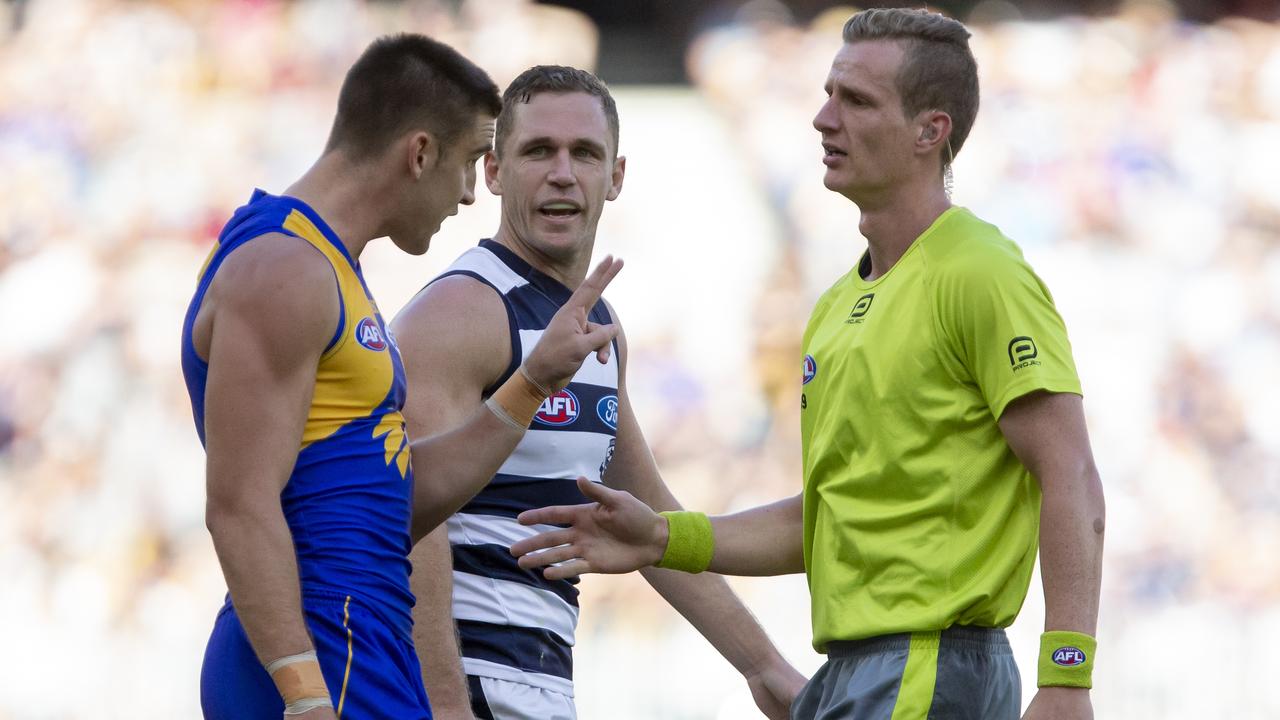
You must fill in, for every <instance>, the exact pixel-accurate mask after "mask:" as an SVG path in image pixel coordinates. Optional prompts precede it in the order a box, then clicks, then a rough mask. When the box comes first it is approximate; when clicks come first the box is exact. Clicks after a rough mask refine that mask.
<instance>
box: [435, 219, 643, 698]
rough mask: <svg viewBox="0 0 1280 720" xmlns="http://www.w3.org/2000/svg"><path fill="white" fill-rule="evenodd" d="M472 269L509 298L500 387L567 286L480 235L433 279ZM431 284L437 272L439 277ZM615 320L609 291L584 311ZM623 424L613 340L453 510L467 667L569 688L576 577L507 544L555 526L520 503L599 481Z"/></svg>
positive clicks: (575, 496) (456, 588)
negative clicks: (523, 562)
mask: <svg viewBox="0 0 1280 720" xmlns="http://www.w3.org/2000/svg"><path fill="white" fill-rule="evenodd" d="M452 275H466V276H469V277H472V278H475V279H476V280H479V281H480V282H483V283H485V284H486V285H489V286H490V287H492V288H493V289H494V290H495V291H497V293H498V294H499V295H500V296H501V297H502V301H503V304H504V305H506V309H507V319H508V321H509V323H510V330H511V333H510V334H511V364H510V365H509V366H508V367H507V369H506V371H505V372H504V373H503V375H502V377H501V378H499V379H498V380H497V382H495V383H494V384H493V385H492V386H490V387H489V388H486V389H485V392H484V395H485V397H488V396H489V394H490V393H492V392H493V391H494V390H496V389H497V388H498V386H499V385H501V384H502V383H503V382H504V381H506V379H507V378H508V377H510V375H511V373H513V372H515V370H516V368H517V367H519V364H520V363H521V361H523V359H524V358H525V357H526V356H527V355H528V354H529V351H531V350H532V349H533V347H534V345H536V344H537V342H538V339H539V338H540V337H541V336H542V333H543V331H544V330H545V329H546V327H547V324H548V323H549V322H551V317H552V316H553V315H555V313H556V311H557V310H559V309H560V306H561V305H563V304H564V303H565V302H566V301H567V300H568V299H569V296H570V295H571V294H572V292H571V291H570V290H569V288H567V287H565V286H564V285H562V284H561V283H560V282H559V281H557V280H554V279H552V278H551V277H549V276H547V275H545V274H543V273H542V272H539V271H538V270H536V269H534V268H533V267H532V266H530V265H529V264H528V263H527V262H525V261H524V260H522V259H521V258H520V257H519V256H518V255H516V254H515V253H514V252H512V251H511V250H510V249H508V248H507V247H505V246H503V245H501V244H499V243H496V242H494V241H492V240H482V241H481V242H480V245H479V246H478V247H475V248H472V249H470V250H468V251H467V252H465V253H463V254H462V255H461V256H460V257H459V258H458V259H457V260H456V261H455V262H454V263H453V265H451V266H449V268H448V269H447V270H446V271H445V272H444V273H442V274H441V275H440V276H439V277H437V278H436V280H439V279H440V278H444V277H449V276H452ZM432 282H435V281H434V280H433V281H432ZM589 317H590V319H591V320H592V321H593V322H597V323H609V322H612V320H611V318H610V314H609V311H608V308H607V306H606V305H605V303H604V301H603V300H601V301H598V302H597V303H596V305H595V307H594V308H592V310H591V312H590V313H589ZM617 424H618V352H617V343H616V341H615V343H614V351H613V352H612V353H611V354H610V355H609V362H608V363H607V364H605V365H601V364H600V363H599V362H597V361H596V359H595V357H594V356H590V357H588V358H587V359H586V360H585V361H584V362H583V363H582V368H581V369H580V370H578V373H577V374H576V375H574V376H573V381H572V382H570V383H569V385H568V387H566V388H565V389H564V390H562V391H561V392H560V393H558V394H557V395H555V396H553V397H551V398H548V399H547V400H546V401H545V402H543V404H542V407H541V408H540V409H539V411H538V414H537V415H536V416H535V418H534V421H533V423H532V424H531V425H530V427H529V431H528V432H527V433H526V434H525V436H524V438H523V439H522V440H521V441H520V444H519V445H517V446H516V449H515V451H514V452H512V453H511V456H510V457H509V458H507V460H506V462H504V463H503V464H502V467H500V468H499V469H498V474H497V475H495V476H494V477H493V479H492V480H491V481H490V482H489V484H488V485H487V486H485V488H484V490H482V491H481V492H480V494H478V495H477V496H476V497H475V498H473V499H472V500H471V502H469V503H467V505H466V506H464V507H463V508H462V509H461V510H460V511H459V512H458V513H457V514H456V515H454V516H453V517H451V518H449V520H448V523H447V524H448V529H449V543H450V545H452V547H453V617H454V619H455V620H456V621H457V624H458V635H459V638H460V640H461V646H462V666H463V669H464V670H465V671H466V673H467V674H468V675H476V676H481V677H491V678H498V679H500V680H508V681H512V682H519V683H525V684H528V685H533V686H536V687H540V688H543V689H546V690H552V691H555V692H559V693H563V694H565V695H569V696H572V695H573V655H572V647H573V643H574V630H575V628H576V627H577V624H578V590H577V588H576V587H574V586H575V585H576V584H577V579H573V580H554V581H552V580H547V579H545V578H543V577H542V574H541V572H538V571H529V570H524V569H521V568H520V567H519V566H518V565H517V564H516V560H515V558H513V557H512V556H511V554H510V553H509V552H508V548H509V547H510V546H511V545H512V543H514V542H516V541H517V540H520V539H522V538H526V537H529V536H531V535H534V534H536V533H539V532H543V531H545V530H550V529H554V528H553V527H552V526H549V525H537V526H533V527H524V526H522V525H520V524H519V523H517V522H516V516H517V515H519V514H520V513H521V512H522V511H524V510H528V509H531V508H537V507H543V506H546V505H563V504H578V503H583V502H586V501H587V500H586V498H585V497H584V496H583V495H582V493H581V492H580V491H579V490H578V488H577V485H576V484H575V478H577V477H578V476H579V475H584V476H586V477H587V478H588V479H590V480H591V481H593V482H600V478H601V475H602V474H603V473H604V470H605V467H606V466H607V465H608V463H609V460H610V458H611V457H612V456H613V447H614V437H615V436H616V434H617Z"/></svg>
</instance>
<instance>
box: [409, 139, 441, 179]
mask: <svg viewBox="0 0 1280 720" xmlns="http://www.w3.org/2000/svg"><path fill="white" fill-rule="evenodd" d="M407 150H408V155H409V173H410V174H411V175H413V179H414V180H418V179H420V178H421V177H422V174H423V173H425V172H427V171H428V170H431V169H432V168H434V167H435V166H436V163H438V162H439V161H440V150H441V147H440V142H439V140H437V139H436V136H435V135H432V134H431V133H429V132H427V131H426V130H418V131H415V132H414V133H413V134H411V135H409V137H408V145H407Z"/></svg>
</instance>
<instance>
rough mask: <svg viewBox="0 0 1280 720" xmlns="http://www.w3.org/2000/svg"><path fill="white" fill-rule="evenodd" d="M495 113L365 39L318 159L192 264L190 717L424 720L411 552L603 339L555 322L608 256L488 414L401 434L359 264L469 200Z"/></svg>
mask: <svg viewBox="0 0 1280 720" xmlns="http://www.w3.org/2000/svg"><path fill="white" fill-rule="evenodd" d="M500 107H501V104H500V99H499V97H498V95H497V88H496V86H495V85H494V84H493V82H492V81H491V80H490V79H489V77H488V75H486V74H485V73H484V72H483V71H482V70H480V69H479V68H478V67H476V66H475V65H474V64H472V63H471V62H470V61H468V60H467V59H466V58H464V57H462V56H461V55H460V54H458V53H457V52H456V51H454V50H453V49H452V48H449V47H448V46H446V45H443V44H441V43H439V42H436V41H434V40H431V39H430V38H427V37H424V36H421V35H408V34H406V35H396V36H389V37H384V38H381V39H379V40H377V41H375V42H374V43H373V44H372V45H370V46H369V48H368V49H367V50H366V51H365V52H364V54H363V55H361V57H360V58H359V60H357V62H356V63H355V65H354V66H353V67H352V68H351V70H350V71H349V72H348V74H347V77H346V79H345V81H344V83H343V86H342V90H341V92H340V94H339V98H338V112H337V115H336V117H335V120H334V125H333V129H332V131H331V134H330V138H329V142H328V145H327V146H326V148H325V151H324V153H323V154H322V155H321V157H320V158H319V160H317V161H316V163H315V165H314V166H312V167H311V168H310V169H309V170H308V171H307V172H306V173H305V174H304V175H303V176H302V177H301V178H300V179H299V180H298V181H297V182H295V183H294V184H293V185H292V186H290V187H289V188H288V189H287V190H286V191H285V192H284V193H283V194H281V195H272V194H269V193H266V192H263V191H261V190H259V191H255V192H254V193H253V196H252V197H251V198H250V200H249V202H248V203H247V204H246V205H245V206H243V207H241V208H240V209H238V210H237V211H236V212H235V214H234V215H233V216H232V218H231V219H230V221H228V223H227V224H226V226H225V227H224V228H223V230H222V232H221V234H220V236H219V238H218V242H217V243H216V244H215V245H214V247H213V250H212V251H211V252H210V254H209V258H208V260H207V261H206V262H205V264H204V267H203V268H201V270H200V273H199V278H198V282H197V287H196V291H195V294H194V296H193V297H192V300H191V303H190V306H189V308H188V312H187V315H186V319H185V321H184V324H183V332H182V366H183V373H184V375H185V377H186V382H187V388H188V391H189V393H190V397H191V405H192V411H193V415H194V419H195V425H196V431H197V433H198V434H199V436H200V439H201V441H202V443H203V444H204V446H205V450H206V454H207V457H208V462H207V467H206V491H207V508H206V519H207V524H208V527H209V532H210V534H211V535H212V537H213V543H214V549H215V551H216V552H217V555H218V560H219V562H220V564H221V565H222V570H223V574H224V576H225V578H226V581H227V588H228V596H227V600H226V603H225V604H224V605H223V607H222V610H221V611H220V612H219V613H218V615H217V618H216V620H215V621H214V627H213V632H212V634H211V636H210V638H209V644H208V646H207V649H206V652H205V657H204V664H203V668H202V673H201V705H202V709H203V714H204V716H205V717H206V718H209V719H210V720H233V719H234V720H246V719H248V720H259V719H261V720H279V719H280V718H281V717H289V718H302V719H305V720H329V719H332V718H348V719H350V720H361V719H366V720H371V719H373V718H389V717H394V718H403V719H405V720H427V719H428V718H430V717H431V710H430V704H429V700H428V698H427V696H426V692H425V690H424V689H423V685H422V678H421V671H420V669H419V666H418V660H417V656H416V654H415V652H414V648H413V641H412V634H411V624H412V620H411V616H410V609H411V608H412V606H413V602H414V599H413V595H412V594H411V592H410V590H409V582H408V576H409V562H408V559H407V554H408V551H409V548H410V547H411V546H412V542H413V540H414V539H416V538H418V537H421V536H422V535H424V534H425V533H426V532H428V531H429V530H430V528H431V527H432V526H433V525H434V524H436V523H438V522H439V521H440V520H441V519H442V518H443V517H445V516H447V515H448V514H449V513H451V512H452V511H453V510H455V509H456V508H457V507H459V506H461V505H462V503H463V502H465V500H466V496H465V493H466V492H467V487H468V486H466V485H465V481H466V480H468V479H469V478H473V477H479V478H487V477H489V476H490V475H492V472H493V469H494V468H496V467H497V466H498V464H499V463H501V461H502V459H503V458H505V457H506V454H507V453H509V452H510V450H511V448H512V447H514V446H515V444H516V443H517V442H519V440H520V438H521V437H522V436H523V434H524V431H525V429H526V427H527V425H528V423H529V421H530V419H531V418H532V414H533V412H534V411H536V405H537V404H538V403H540V402H541V401H542V399H543V398H545V397H546V396H547V395H549V394H551V393H552V392H554V390H555V389H556V388H558V387H560V386H561V385H562V384H563V383H564V382H567V379H568V378H569V377H571V376H572V375H573V374H574V372H576V371H577V369H578V367H579V366H580V365H581V363H582V360H583V359H584V358H585V357H586V356H588V355H590V354H595V353H598V352H607V348H608V346H609V343H610V342H611V340H612V338H613V336H614V334H615V332H616V331H615V330H614V329H613V328H612V327H610V326H600V325H596V324H594V323H588V322H587V321H586V320H585V317H584V318H583V319H581V320H579V318H578V317H577V316H576V315H575V314H574V313H573V312H572V311H573V310H576V309H578V308H581V307H584V306H585V307H590V306H591V305H593V304H594V303H595V301H596V299H598V297H599V293H600V291H601V290H602V289H603V287H604V285H607V283H608V282H609V280H610V279H611V278H612V276H613V274H615V273H616V272H617V270H618V268H619V264H618V263H617V262H616V261H614V260H612V259H611V258H610V259H608V260H606V262H604V263H601V264H600V265H599V266H598V267H597V268H596V271H595V272H594V273H593V274H592V275H591V276H590V277H589V278H587V280H586V281H585V282H584V283H583V285H582V286H581V287H580V288H579V289H578V292H577V293H576V294H575V299H574V300H573V301H571V302H570V303H569V305H570V306H571V307H570V310H569V311H567V312H566V313H565V314H564V315H562V316H560V317H558V318H556V319H555V321H553V323H552V324H553V326H554V327H553V328H550V330H551V331H550V332H548V333H547V334H546V335H545V336H544V340H543V342H542V343H540V344H539V346H538V347H537V348H536V349H535V351H534V353H533V354H531V355H530V356H529V357H528V358H527V359H526V362H525V363H524V365H523V366H522V367H521V369H520V372H519V373H517V374H516V376H515V378H514V379H513V380H512V381H511V382H510V383H508V384H506V385H504V387H503V388H500V389H499V391H498V392H497V393H495V399H494V400H493V401H492V402H491V403H490V404H487V405H486V406H484V407H483V408H480V409H479V410H478V411H477V412H476V413H474V414H473V415H472V417H470V418H468V420H467V422H466V423H464V424H463V425H462V426H461V427H459V428H458V429H457V430H456V431H455V432H453V433H449V434H446V435H442V436H439V437H433V438H426V439H421V440H419V441H417V442H411V439H410V438H408V437H407V436H406V433H405V422H404V417H403V416H402V415H401V409H402V407H403V406H404V403H405V376H404V365H403V363H402V362H401V358H400V355H399V352H398V349H397V347H396V343H395V339H394V338H393V337H392V336H391V335H390V334H389V333H388V332H387V326H386V324H385V322H384V320H383V317H382V314H381V313H380V312H379V311H378V307H377V304H376V303H375V302H374V300H373V297H372V295H371V294H370V293H369V289H368V287H367V285H366V283H365V279H364V276H363V273H362V271H361V267H360V262H359V260H360V255H361V252H362V251H363V250H364V248H365V246H366V245H367V244H368V243H369V242H370V241H371V240H373V239H375V238H379V237H383V236H389V237H390V238H391V241H392V242H393V243H395V244H396V245H397V246H398V247H399V248H401V249H402V250H404V251H406V252H409V253H412V254H421V253H424V252H426V250H427V246H428V244H429V242H430V239H431V236H432V235H433V234H434V233H435V232H436V230H437V229H438V228H439V227H440V224H441V223H442V222H443V221H444V219H445V218H446V217H447V216H449V215H452V214H453V213H455V212H457V209H458V206H459V205H469V204H471V203H472V202H473V201H474V190H475V174H476V163H477V161H478V160H479V158H480V157H481V156H482V155H483V154H484V153H485V152H487V151H488V150H489V149H490V148H491V146H492V140H493V123H494V118H495V116H496V114H497V112H498V110H499V109H500ZM602 349H603V350H602ZM531 405H532V406H533V407H534V409H533V410H530V409H528V408H529V406H531ZM480 438H483V439H484V443H483V444H482V443H480V442H479V439H480ZM415 469H416V471H417V472H416V474H417V477H416V478H415ZM415 480H416V483H415ZM460 483H462V484H460ZM424 484H426V485H427V486H429V487H431V489H432V492H431V493H430V494H429V495H425V496H424V494H423V493H422V492H421V489H422V486H423V485H424Z"/></svg>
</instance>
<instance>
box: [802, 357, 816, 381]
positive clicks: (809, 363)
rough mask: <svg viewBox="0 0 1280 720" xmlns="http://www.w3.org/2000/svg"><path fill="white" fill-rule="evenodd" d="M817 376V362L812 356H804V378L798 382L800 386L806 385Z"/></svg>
mask: <svg viewBox="0 0 1280 720" xmlns="http://www.w3.org/2000/svg"><path fill="white" fill-rule="evenodd" d="M817 376H818V361H817V360H814V359H813V356H812V355H805V356H804V377H803V378H802V379H801V380H800V384H801V385H808V384H809V381H811V380H813V379H814V378H815V377H817Z"/></svg>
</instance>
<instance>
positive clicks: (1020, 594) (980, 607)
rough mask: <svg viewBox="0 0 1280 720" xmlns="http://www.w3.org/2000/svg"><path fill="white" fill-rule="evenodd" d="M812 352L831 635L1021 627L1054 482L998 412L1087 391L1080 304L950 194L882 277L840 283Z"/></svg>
mask: <svg viewBox="0 0 1280 720" xmlns="http://www.w3.org/2000/svg"><path fill="white" fill-rule="evenodd" d="M866 264H867V259H866V258H865V256H864V259H863V262H861V263H859V266H860V267H861V266H863V265H866ZM804 353H805V357H804V385H803V394H802V396H801V406H802V407H803V410H802V415H801V417H802V420H801V433H802V442H803V464H804V558H805V569H806V571H807V573H808V578H809V590H810V593H811V596H812V603H813V607H812V611H813V630H814V641H813V642H814V647H815V648H817V649H818V651H819V652H823V651H825V648H826V645H827V643H828V642H831V641H833V640H857V639H861V638H866V637H872V636H876V635H884V634H887V633H896V632H918V631H930V630H941V629H944V628H947V627H949V626H951V625H954V624H963V625H978V626H984V627H1006V626H1008V625H1009V624H1011V623H1012V622H1013V620H1014V618H1015V617H1016V616H1017V614H1018V611H1019V609H1020V608H1021V607H1022V602H1023V600H1024V598H1025V597H1026V593H1027V586H1028V583H1029V581H1030V577H1031V571H1032V567H1033V565H1034V562H1035V554H1036V548H1037V544H1038V543H1037V541H1038V534H1039V525H1040V487H1039V484H1038V483H1037V482H1036V480H1035V479H1034V478H1033V477H1032V476H1031V474H1030V473H1029V472H1028V471H1027V469H1026V468H1025V467H1024V466H1023V465H1022V463H1021V462H1020V461H1019V460H1018V458H1017V457H1016V456H1015V455H1014V454H1013V451H1012V450H1011V449H1010V448H1009V446H1008V444H1007V443H1006V442H1005V439H1004V436H1003V435H1002V434H1001V432H1000V427H999V425H998V423H997V421H998V419H999V418H1000V414H1001V413H1002V412H1004V409H1005V408H1006V407H1007V406H1008V404H1009V403H1010V402H1011V401H1013V400H1014V399H1016V398H1018V397H1019V396H1022V395H1025V394H1027V393H1030V392H1032V391H1035V390H1046V391H1049V392H1068V393H1076V394H1080V381H1079V379H1078V378H1077V376H1076V369H1075V364H1074V362H1073V361H1072V359H1071V346H1070V343H1069V342H1068V341H1067V332H1066V328H1065V326H1064V325H1063V322H1062V318H1061V317H1060V316H1059V315H1058V312H1057V310H1056V309H1055V308H1054V305H1053V298H1052V297H1050V295H1049V291H1048V289H1047V288H1046V287H1045V285H1044V283H1043V282H1041V281H1040V278H1038V277H1036V274H1035V273H1034V272H1033V271H1032V270H1031V267H1030V266H1029V265H1028V264H1027V262H1026V260H1024V259H1023V257H1022V253H1021V251H1020V250H1019V249H1018V247H1017V246H1016V245H1015V244H1014V243H1013V242H1012V241H1010V240H1009V239H1008V238H1006V237H1004V236H1003V235H1002V234H1001V233H1000V231H999V230H998V229H997V228H996V227H994V226H992V225H990V224H988V223H985V222H983V221H982V220H979V219H978V218H977V217H975V216H974V215H973V214H972V213H970V212H969V211H968V210H966V209H964V208H959V207H953V208H950V209H948V210H947V211H946V212H944V213H943V214H942V215H940V216H939V217H938V219H937V220H935V221H934V223H933V224H932V225H931V226H930V227H929V228H928V229H927V230H925V232H924V233H923V234H922V235H920V237H919V238H917V239H916V241H915V242H914V243H913V244H912V245H911V247H910V248H909V249H908V250H907V252H906V254H904V255H903V256H902V258H901V259H900V260H899V261H898V262H897V264H895V265H894V266H893V267H892V268H890V269H889V271H888V272H886V273H885V274H883V275H882V276H880V277H879V278H877V279H875V280H872V281H867V280H864V279H862V275H861V274H860V272H859V268H854V269H853V270H851V271H850V272H849V273H848V274H847V275H845V276H844V277H843V278H841V279H840V280H839V281H838V282H836V284H835V285H834V286H832V287H831V289H830V290H828V291H827V292H826V293H825V294H824V295H823V296H822V298H821V299H820V300H819V301H818V304H817V306H816V307H815V308H814V311H813V315H812V317H811V318H810V320H809V325H808V328H807V329H806V331H805V335H804Z"/></svg>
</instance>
